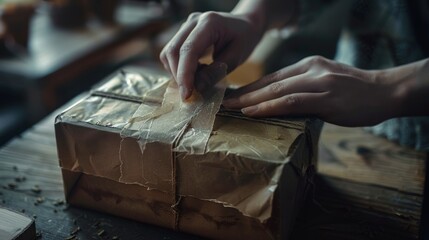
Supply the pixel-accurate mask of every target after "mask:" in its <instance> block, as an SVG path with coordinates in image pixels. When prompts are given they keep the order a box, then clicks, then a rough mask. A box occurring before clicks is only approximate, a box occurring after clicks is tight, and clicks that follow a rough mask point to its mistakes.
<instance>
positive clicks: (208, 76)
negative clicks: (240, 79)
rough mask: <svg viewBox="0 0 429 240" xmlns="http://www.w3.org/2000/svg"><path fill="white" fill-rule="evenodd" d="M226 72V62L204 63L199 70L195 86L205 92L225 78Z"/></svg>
mask: <svg viewBox="0 0 429 240" xmlns="http://www.w3.org/2000/svg"><path fill="white" fill-rule="evenodd" d="M226 74H227V66H226V64H225V63H222V62H213V63H211V64H210V65H203V66H201V67H200V68H199V69H198V70H197V74H196V76H195V88H196V89H197V90H198V91H199V92H203V91H205V90H206V89H208V88H210V87H212V86H214V85H215V84H216V83H217V82H219V81H220V80H222V79H224V78H225V77H226Z"/></svg>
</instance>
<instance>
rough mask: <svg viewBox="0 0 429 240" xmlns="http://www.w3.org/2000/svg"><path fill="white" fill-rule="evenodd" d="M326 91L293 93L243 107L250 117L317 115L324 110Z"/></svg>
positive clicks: (244, 112)
mask: <svg viewBox="0 0 429 240" xmlns="http://www.w3.org/2000/svg"><path fill="white" fill-rule="evenodd" d="M326 96H327V93H294V94H290V95H286V96H283V97H280V98H276V99H272V100H269V101H266V102H261V103H259V104H256V105H253V106H249V107H246V108H243V109H242V110H241V111H242V112H243V114H245V115H248V116H251V117H272V116H319V115H321V113H322V112H323V111H324V110H325V101H324V100H326Z"/></svg>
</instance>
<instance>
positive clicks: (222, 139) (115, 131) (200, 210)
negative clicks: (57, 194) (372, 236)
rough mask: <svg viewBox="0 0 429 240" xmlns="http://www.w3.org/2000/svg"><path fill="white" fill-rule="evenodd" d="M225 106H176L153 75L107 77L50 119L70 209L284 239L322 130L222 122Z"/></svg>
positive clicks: (286, 123)
mask: <svg viewBox="0 0 429 240" xmlns="http://www.w3.org/2000/svg"><path fill="white" fill-rule="evenodd" d="M222 97H223V92H222V91H221V90H216V91H213V93H208V94H205V97H203V98H201V99H203V100H201V101H202V103H201V104H199V101H200V100H198V99H197V100H195V102H191V103H182V102H181V101H180V100H179V98H178V91H177V89H175V87H174V85H172V84H171V83H169V81H168V77H167V76H166V75H163V74H162V73H159V72H156V71H153V70H150V69H142V68H128V69H125V70H123V71H121V72H119V73H118V74H116V75H114V76H113V77H111V78H110V79H109V81H107V82H106V83H105V84H103V85H102V86H101V87H99V88H97V89H96V90H95V91H93V92H92V93H91V94H90V95H89V96H88V97H86V98H85V99H83V100H82V101H80V102H78V103H77V104H75V105H74V106H72V107H71V108H69V109H68V110H66V111H65V112H63V113H61V114H60V115H59V116H58V117H57V119H56V124H55V130H56V138H57V147H58V156H59V161H60V166H61V169H62V173H63V178H64V188H65V194H66V199H67V201H68V202H69V203H70V204H73V205H77V206H82V207H86V208H90V209H95V210H99V211H102V212H108V213H111V214H114V215H117V216H122V217H125V218H130V219H135V220H138V221H142V222H146V223H151V224H156V225H159V226H163V227H167V228H173V229H176V230H180V231H185V232H189V233H192V234H196V235H200V236H203V237H208V238H214V239H237V238H244V239H286V238H287V236H288V234H289V233H290V231H291V229H292V227H293V223H294V221H295V218H296V216H297V214H298V212H299V209H300V206H301V204H302V203H303V201H304V198H305V196H306V190H307V187H308V184H309V180H311V175H312V174H311V173H312V172H313V171H312V170H313V168H314V165H315V161H316V157H317V154H316V149H317V140H318V136H319V133H320V128H321V122H320V121H318V120H310V119H299V120H286V119H251V118H247V117H245V116H243V115H241V114H240V113H237V112H234V111H228V110H225V109H222V108H221V109H220V110H219V112H218V108H219V105H220V102H221V100H222ZM216 113H217V114H216Z"/></svg>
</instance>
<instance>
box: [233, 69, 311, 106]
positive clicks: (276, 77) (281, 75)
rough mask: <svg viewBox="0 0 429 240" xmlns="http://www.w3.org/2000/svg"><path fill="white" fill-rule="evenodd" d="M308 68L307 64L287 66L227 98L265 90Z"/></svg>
mask: <svg viewBox="0 0 429 240" xmlns="http://www.w3.org/2000/svg"><path fill="white" fill-rule="evenodd" d="M308 68H309V67H308V66H307V65H305V64H299V63H296V64H293V65H290V66H287V67H285V68H283V69H281V70H279V71H276V72H274V73H271V74H268V75H266V76H264V77H262V78H260V79H259V80H257V81H255V82H253V83H251V84H249V85H246V86H244V87H241V88H239V89H237V90H235V91H233V92H232V93H231V94H230V95H228V96H227V97H226V98H227V99H229V98H236V97H239V96H241V95H243V94H246V93H249V92H253V91H255V90H257V89H260V88H263V87H265V86H267V85H270V84H272V83H274V82H277V81H280V80H283V79H286V78H291V77H294V76H297V75H300V74H303V73H305V72H306V71H307V70H308Z"/></svg>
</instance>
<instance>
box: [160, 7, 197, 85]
mask: <svg viewBox="0 0 429 240" xmlns="http://www.w3.org/2000/svg"><path fill="white" fill-rule="evenodd" d="M199 15H200V13H192V14H190V15H189V17H188V20H187V21H186V22H185V23H183V24H182V26H181V27H180V29H179V30H178V31H177V33H176V34H175V35H174V36H173V38H172V39H171V40H170V41H169V42H168V43H167V45H166V46H165V47H164V48H163V49H162V51H161V54H160V60H161V62H162V64H163V66H164V68H165V69H166V70H167V71H169V72H170V73H171V74H172V75H173V77H174V79H176V75H177V64H178V61H179V51H180V46H182V44H183V42H184V41H185V40H186V38H187V37H188V35H189V34H190V33H191V31H192V30H193V29H194V27H195V26H196V25H197V19H198V16H199Z"/></svg>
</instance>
